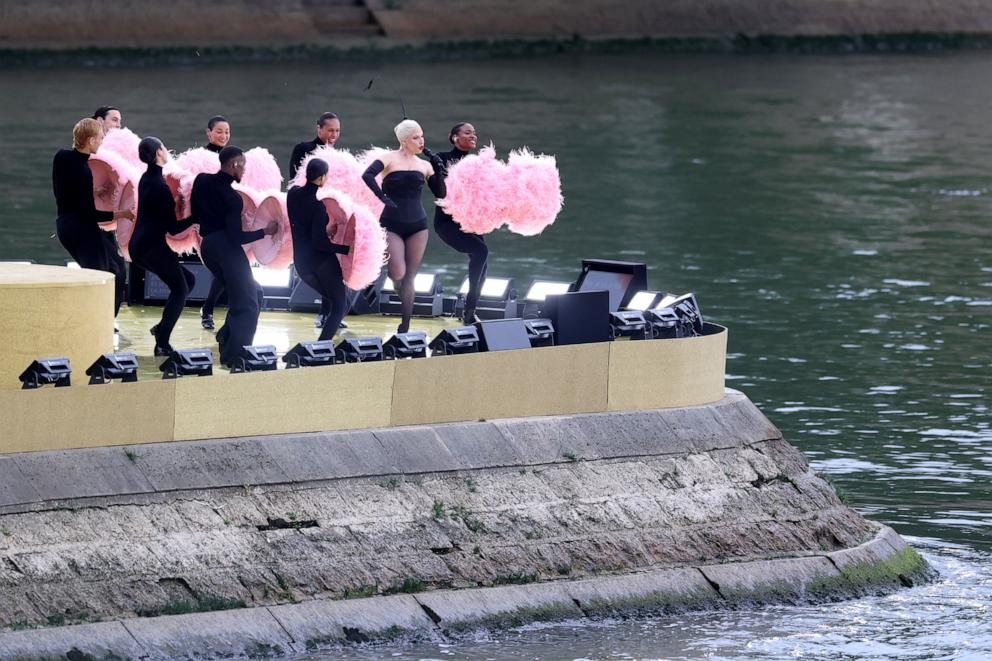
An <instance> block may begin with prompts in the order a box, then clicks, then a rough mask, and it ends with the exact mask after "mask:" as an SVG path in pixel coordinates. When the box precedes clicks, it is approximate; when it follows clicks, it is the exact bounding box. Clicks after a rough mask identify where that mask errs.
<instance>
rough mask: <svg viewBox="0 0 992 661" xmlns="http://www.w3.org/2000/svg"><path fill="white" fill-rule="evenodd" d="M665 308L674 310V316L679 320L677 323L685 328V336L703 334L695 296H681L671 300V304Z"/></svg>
mask: <svg viewBox="0 0 992 661" xmlns="http://www.w3.org/2000/svg"><path fill="white" fill-rule="evenodd" d="M666 307H670V308H672V309H673V310H675V314H676V316H677V317H678V318H679V323H680V324H681V325H682V326H684V327H685V328H686V331H687V335H702V334H703V313H702V311H701V310H700V309H699V303H698V302H697V301H696V295H695V294H692V293H688V294H682V295H681V296H678V297H676V298H675V299H674V300H672V302H671V304H670V305H668V306H666Z"/></svg>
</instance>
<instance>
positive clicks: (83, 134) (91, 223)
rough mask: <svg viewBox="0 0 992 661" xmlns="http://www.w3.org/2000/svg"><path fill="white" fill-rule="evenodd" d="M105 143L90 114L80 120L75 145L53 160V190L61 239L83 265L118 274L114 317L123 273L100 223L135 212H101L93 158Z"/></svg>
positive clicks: (128, 216) (57, 227) (75, 135)
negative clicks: (96, 197)
mask: <svg viewBox="0 0 992 661" xmlns="http://www.w3.org/2000/svg"><path fill="white" fill-rule="evenodd" d="M102 142H103V128H102V127H101V126H100V123H99V122H97V121H96V120H95V119H92V118H89V117H87V118H86V119H81V120H79V121H78V122H76V125H75V126H74V127H73V129H72V147H73V148H72V149H61V150H59V152H58V153H57V154H55V158H54V159H53V161H52V190H53V192H54V193H55V204H56V208H57V212H58V218H57V220H56V221H55V228H56V234H57V235H58V237H59V241H60V242H61V243H62V245H63V246H64V247H65V249H66V250H67V251H68V252H69V254H70V255H72V258H73V259H74V260H76V262H78V263H79V265H80V266H82V267H83V268H86V269H97V270H99V271H108V272H110V273H113V274H114V277H115V286H114V316H117V312H118V311H119V310H120V307H121V301H122V300H123V294H124V281H123V277H122V276H123V274H119V273H117V271H116V270H115V267H114V262H113V256H112V254H111V250H116V248H113V249H112V248H111V246H110V244H111V243H112V242H109V243H108V242H107V241H105V240H104V238H103V236H102V234H104V231H103V230H101V229H100V226H99V223H105V222H108V221H111V220H119V219H121V218H126V219H132V218H134V213H133V212H132V211H131V210H130V209H126V210H123V211H97V209H96V206H95V205H94V201H93V173H92V172H91V171H90V166H89V158H90V154H92V153H94V152H95V151H96V150H97V149H99V148H100V144H101V143H102Z"/></svg>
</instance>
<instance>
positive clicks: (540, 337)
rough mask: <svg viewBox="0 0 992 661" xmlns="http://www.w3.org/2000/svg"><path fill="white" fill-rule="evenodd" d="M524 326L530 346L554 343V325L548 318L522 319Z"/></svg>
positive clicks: (545, 345) (543, 345)
mask: <svg viewBox="0 0 992 661" xmlns="http://www.w3.org/2000/svg"><path fill="white" fill-rule="evenodd" d="M524 328H526V329H527V337H528V338H530V345H531V346H532V347H551V346H554V344H555V325H554V324H553V323H551V320H550V319H524Z"/></svg>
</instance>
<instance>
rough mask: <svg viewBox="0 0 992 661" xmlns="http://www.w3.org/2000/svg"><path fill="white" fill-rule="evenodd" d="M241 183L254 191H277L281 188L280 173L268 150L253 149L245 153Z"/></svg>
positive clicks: (262, 148) (261, 148)
mask: <svg viewBox="0 0 992 661" xmlns="http://www.w3.org/2000/svg"><path fill="white" fill-rule="evenodd" d="M241 183H242V184H243V185H245V186H248V187H249V188H252V189H254V190H256V191H268V190H279V189H280V188H281V187H282V172H281V171H280V170H279V164H278V163H276V159H275V157H274V156H272V154H270V153H269V150H268V149H265V148H264V147H254V148H252V149H249V150H248V151H246V152H245V172H244V175H242V177H241Z"/></svg>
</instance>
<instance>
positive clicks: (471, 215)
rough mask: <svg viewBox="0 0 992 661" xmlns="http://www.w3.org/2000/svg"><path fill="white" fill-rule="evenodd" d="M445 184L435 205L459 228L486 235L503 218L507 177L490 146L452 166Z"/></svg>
mask: <svg viewBox="0 0 992 661" xmlns="http://www.w3.org/2000/svg"><path fill="white" fill-rule="evenodd" d="M445 183H446V186H447V189H448V194H447V196H445V198H444V199H441V200H438V201H437V204H438V206H440V207H441V208H443V209H444V210H445V211H446V212H448V214H449V215H450V216H451V217H452V218H453V219H454V220H455V222H456V223H458V225H460V226H461V228H462V230H464V231H466V232H470V233H472V234H488V233H489V232H492V231H493V230H495V229H496V228H498V227H499V226H500V225H502V224H503V223H504V222H505V221H506V220H507V216H506V213H507V203H508V202H509V198H508V196H509V195H510V194H511V191H510V190H509V184H510V176H509V171H508V168H507V166H506V164H505V163H503V162H502V161H500V160H499V159H498V158H496V150H495V148H494V147H493V146H492V145H489V146H488V147H483V148H482V149H481V150H479V153H478V154H471V155H469V156H466V157H465V158H463V159H461V160H460V161H458V162H457V163H455V164H454V165H452V166H451V167H450V168H449V169H448V178H447V180H446V182H445Z"/></svg>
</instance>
